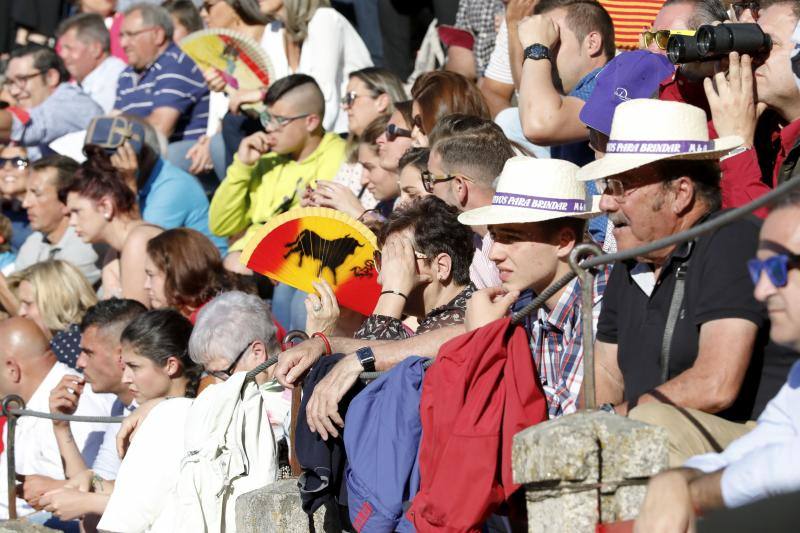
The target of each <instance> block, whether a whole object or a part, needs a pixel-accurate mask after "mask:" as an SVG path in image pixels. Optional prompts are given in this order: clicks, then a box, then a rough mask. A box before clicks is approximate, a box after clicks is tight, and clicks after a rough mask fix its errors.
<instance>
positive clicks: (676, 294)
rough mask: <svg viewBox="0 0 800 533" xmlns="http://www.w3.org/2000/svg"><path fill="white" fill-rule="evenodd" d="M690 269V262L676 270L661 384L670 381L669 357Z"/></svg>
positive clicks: (662, 352)
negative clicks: (687, 272) (687, 273)
mask: <svg viewBox="0 0 800 533" xmlns="http://www.w3.org/2000/svg"><path fill="white" fill-rule="evenodd" d="M688 268H689V261H688V260H686V261H685V262H684V263H682V264H681V265H679V266H678V268H677V269H676V270H675V288H674V289H673V291H672V300H671V301H670V304H669V314H668V315H667V324H666V326H665V327H664V338H663V339H662V340H661V383H666V381H667V380H668V379H669V356H670V351H671V350H672V336H673V334H674V333H675V325H676V324H677V323H678V317H679V315H680V312H681V306H682V305H683V294H684V291H685V290H686V271H687V270H688Z"/></svg>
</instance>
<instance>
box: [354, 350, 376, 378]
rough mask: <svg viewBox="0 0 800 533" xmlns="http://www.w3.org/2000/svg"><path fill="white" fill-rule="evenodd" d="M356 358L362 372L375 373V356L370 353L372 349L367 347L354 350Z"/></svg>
mask: <svg viewBox="0 0 800 533" xmlns="http://www.w3.org/2000/svg"><path fill="white" fill-rule="evenodd" d="M356 357H358V362H359V363H361V366H362V367H363V368H364V372H375V354H374V353H372V348H370V347H369V346H365V347H364V348H359V349H358V350H356Z"/></svg>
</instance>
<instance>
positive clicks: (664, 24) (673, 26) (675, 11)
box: [647, 2, 694, 56]
mask: <svg viewBox="0 0 800 533" xmlns="http://www.w3.org/2000/svg"><path fill="white" fill-rule="evenodd" d="M693 14H694V6H693V5H692V3H691V2H681V3H678V4H671V5H668V6H664V7H662V8H661V10H660V11H659V12H658V15H656V18H655V20H654V21H653V27H652V31H654V32H655V31H661V30H690V29H692V28H690V27H689V20H690V19H691V18H692V15H693ZM647 49H648V50H649V51H651V52H653V53H654V54H661V55H662V56H664V55H667V51H666V50H662V49H661V48H659V47H658V45H657V44H656V43H655V42H652V43H650V46H648V47H647Z"/></svg>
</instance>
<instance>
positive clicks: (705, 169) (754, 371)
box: [578, 100, 791, 465]
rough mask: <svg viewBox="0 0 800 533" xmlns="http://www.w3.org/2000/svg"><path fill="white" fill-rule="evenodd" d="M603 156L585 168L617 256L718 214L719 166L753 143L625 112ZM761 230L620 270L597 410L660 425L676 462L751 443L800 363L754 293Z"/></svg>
mask: <svg viewBox="0 0 800 533" xmlns="http://www.w3.org/2000/svg"><path fill="white" fill-rule="evenodd" d="M609 137H610V138H609V141H608V144H607V148H606V155H605V157H604V158H602V159H600V160H597V161H595V162H593V163H590V164H588V165H586V166H585V167H583V168H582V169H581V170H580V172H579V173H578V178H579V179H581V180H587V181H588V180H597V181H598V184H599V189H600V190H601V191H603V195H602V198H601V202H600V208H601V209H602V210H603V211H604V212H606V213H607V214H608V217H609V219H610V220H611V222H612V223H613V225H614V230H613V233H614V237H615V238H616V241H617V245H618V249H619V250H620V251H624V250H627V249H631V248H633V247H634V246H636V245H638V244H640V243H650V242H653V241H656V240H658V239H661V238H665V237H668V236H671V235H674V234H677V233H680V232H682V231H685V230H687V229H689V228H691V227H693V226H695V225H697V224H699V223H701V222H704V221H706V220H708V219H710V218H713V217H714V216H715V213H716V212H717V211H718V210H719V208H720V205H721V193H720V174H719V167H718V165H717V161H718V159H719V158H720V157H721V156H724V155H725V154H727V153H728V152H729V151H731V150H733V149H735V148H737V147H738V146H739V145H741V144H742V139H741V138H739V137H735V136H730V137H724V138H720V139H716V140H713V141H712V140H709V138H708V128H707V125H706V117H705V113H704V112H703V111H702V110H701V109H699V108H696V107H693V106H690V105H688V104H683V103H678V102H665V101H657V100H631V101H628V102H625V103H623V104H621V105H619V106H618V107H617V109H616V111H615V114H614V118H613V121H612V125H611V134H610V136H609ZM758 230H759V223H758V221H757V220H756V219H755V218H752V217H748V218H745V219H739V220H736V221H734V222H731V223H729V224H728V225H726V226H723V227H722V228H720V229H718V230H716V231H714V232H712V233H709V234H706V235H703V236H700V237H699V238H697V239H696V240H695V241H690V242H687V243H683V244H679V245H673V246H670V247H666V248H662V249H659V250H655V251H652V252H649V253H647V254H644V255H642V256H641V257H637V258H636V261H635V262H631V263H622V264H617V265H616V266H615V268H614V270H613V272H612V274H611V277H610V279H609V281H608V286H607V288H606V292H605V296H604V301H603V310H602V312H601V314H600V320H599V323H598V330H597V342H596V344H595V357H596V367H595V368H596V373H597V401H598V403H604V405H603V408H604V409H606V410H609V411H614V412H616V413H617V414H620V415H628V414H630V416H631V417H632V418H635V419H638V420H643V421H647V422H650V423H654V424H657V425H661V426H663V427H664V428H666V429H667V432H668V433H669V437H670V461H671V463H672V464H676V465H677V464H680V463H681V462H683V461H684V460H685V459H686V458H688V457H689V456H691V455H695V454H698V453H704V452H708V451H715V450H719V449H721V448H722V447H724V446H726V445H727V444H728V443H730V442H731V441H732V440H733V439H735V438H737V437H739V436H740V435H742V434H744V433H746V432H747V431H748V430H749V429H750V428H751V427H752V423H749V424H745V422H747V421H749V420H753V419H755V418H756V417H757V416H758V414H759V413H760V412H761V410H762V409H763V408H764V406H765V405H766V402H767V401H768V400H769V399H770V398H772V397H773V396H774V395H775V393H776V392H777V391H778V389H779V388H780V386H781V384H782V382H783V379H784V378H785V376H786V374H787V372H788V370H789V366H790V364H791V361H790V360H789V358H788V357H787V356H786V354H785V352H784V353H780V350H779V348H778V347H777V346H775V345H770V344H767V343H766V338H767V337H766V333H767V331H768V327H769V325H768V322H767V315H766V313H765V310H764V308H763V306H762V305H761V304H759V303H758V302H757V301H756V300H755V299H754V298H753V295H752V285H751V283H750V279H749V275H748V272H747V266H746V263H747V260H748V259H749V258H750V257H752V255H753V254H754V253H755V250H756V244H757V242H758Z"/></svg>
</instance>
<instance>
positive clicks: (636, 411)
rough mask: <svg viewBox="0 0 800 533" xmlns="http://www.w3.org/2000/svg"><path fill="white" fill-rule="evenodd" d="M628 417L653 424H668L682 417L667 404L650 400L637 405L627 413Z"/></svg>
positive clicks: (675, 409) (674, 408)
mask: <svg viewBox="0 0 800 533" xmlns="http://www.w3.org/2000/svg"><path fill="white" fill-rule="evenodd" d="M628 418H630V419H631V420H638V421H639V422H645V423H646V424H653V425H655V426H670V425H671V424H670V422H674V421H675V420H678V419H682V418H683V415H682V414H681V413H680V411H679V410H678V409H677V408H676V407H674V406H672V405H669V404H666V403H658V402H650V403H645V404H642V405H637V406H636V407H634V408H633V409H631V411H630V412H629V413H628Z"/></svg>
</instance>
